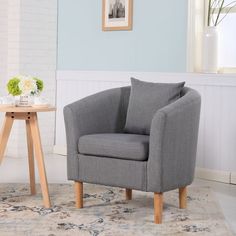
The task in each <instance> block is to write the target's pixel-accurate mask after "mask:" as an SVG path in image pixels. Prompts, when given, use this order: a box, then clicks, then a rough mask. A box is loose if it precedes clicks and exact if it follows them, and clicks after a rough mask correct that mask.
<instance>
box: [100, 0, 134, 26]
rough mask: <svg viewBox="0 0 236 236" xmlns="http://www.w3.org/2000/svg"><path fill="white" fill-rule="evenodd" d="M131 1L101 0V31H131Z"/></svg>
mask: <svg viewBox="0 0 236 236" xmlns="http://www.w3.org/2000/svg"><path fill="white" fill-rule="evenodd" d="M132 21H133V0H102V30H103V31H113V30H132V24H133V22H132Z"/></svg>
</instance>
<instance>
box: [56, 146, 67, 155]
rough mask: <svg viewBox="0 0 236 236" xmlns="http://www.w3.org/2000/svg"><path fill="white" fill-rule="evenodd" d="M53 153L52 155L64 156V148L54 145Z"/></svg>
mask: <svg viewBox="0 0 236 236" xmlns="http://www.w3.org/2000/svg"><path fill="white" fill-rule="evenodd" d="M53 153H54V154H58V155H63V156H66V147H64V146H59V145H54V147H53Z"/></svg>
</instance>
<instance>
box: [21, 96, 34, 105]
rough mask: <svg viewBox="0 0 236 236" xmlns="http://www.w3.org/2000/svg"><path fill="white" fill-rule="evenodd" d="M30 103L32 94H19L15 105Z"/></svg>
mask: <svg viewBox="0 0 236 236" xmlns="http://www.w3.org/2000/svg"><path fill="white" fill-rule="evenodd" d="M31 105H32V96H30V95H20V99H19V101H18V104H17V106H19V107H29V106H31Z"/></svg>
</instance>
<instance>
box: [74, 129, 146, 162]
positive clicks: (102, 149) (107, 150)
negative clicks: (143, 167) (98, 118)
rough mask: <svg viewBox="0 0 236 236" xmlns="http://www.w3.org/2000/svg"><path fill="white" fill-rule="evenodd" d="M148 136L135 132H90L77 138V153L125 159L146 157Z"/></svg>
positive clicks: (142, 159)
mask: <svg viewBox="0 0 236 236" xmlns="http://www.w3.org/2000/svg"><path fill="white" fill-rule="evenodd" d="M148 150H149V136H147V135H137V134H122V133H112V134H111V133H108V134H90V135H84V136H82V137H81V138H80V139H79V153H81V154H86V155H93V156H106V157H113V158H120V159H126V160H136V161H145V160H147V158H148Z"/></svg>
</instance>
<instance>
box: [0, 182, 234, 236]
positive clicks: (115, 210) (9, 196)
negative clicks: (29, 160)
mask: <svg viewBox="0 0 236 236" xmlns="http://www.w3.org/2000/svg"><path fill="white" fill-rule="evenodd" d="M37 190H38V193H37V195H35V196H30V195H29V186H28V185H25V184H0V236H12V235H14V236H25V235H26V236H44V235H46V236H62V235H63V236H64V235H65V236H74V235H76V236H77V235H79V236H121V235H122V236H124V235H126V236H129V235H135V236H148V235H165V236H166V235H177V236H178V235H201V236H202V235H220V236H221V235H222V236H227V235H233V234H232V232H231V231H230V229H229V228H228V226H227V223H226V221H225V219H224V217H223V215H222V212H221V210H220V208H219V206H218V204H217V203H216V201H215V199H214V197H213V195H212V193H211V191H210V188H207V187H206V188H202V187H189V188H188V208H187V209H179V208H178V192H177V191H170V192H167V193H165V194H164V210H163V224H161V225H156V224H154V223H153V194H152V193H143V192H140V191H133V200H131V201H126V200H124V199H125V192H124V190H123V189H120V188H112V187H104V186H99V185H92V184H85V185H84V208H83V209H76V208H75V202H74V191H73V190H74V188H73V185H69V184H52V185H49V191H50V196H51V201H52V204H53V206H52V208H50V209H45V208H44V207H43V206H42V196H41V193H40V188H39V186H37Z"/></svg>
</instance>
